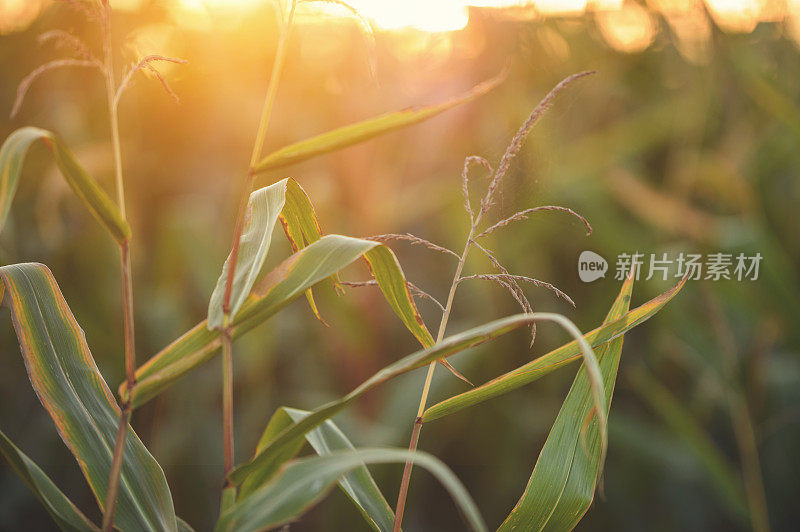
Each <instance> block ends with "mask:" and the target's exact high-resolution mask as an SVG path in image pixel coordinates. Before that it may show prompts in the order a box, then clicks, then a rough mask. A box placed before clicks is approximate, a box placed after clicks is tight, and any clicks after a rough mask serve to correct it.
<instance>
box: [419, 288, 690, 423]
mask: <svg viewBox="0 0 800 532" xmlns="http://www.w3.org/2000/svg"><path fill="white" fill-rule="evenodd" d="M685 283H686V279H685V278H684V279H682V280H681V281H680V282H679V283H678V284H676V285H675V286H673V287H672V288H670V289H669V290H667V291H666V292H664V293H663V294H661V295H659V296H657V297H655V298H653V299H651V300H650V301H648V302H647V303H645V304H643V305H641V306H639V307H637V308H635V309H633V310H632V311H630V312H628V313H626V314H625V315H624V316H622V317H621V318H618V319H616V320H614V321H612V322H610V323H608V324H606V325H602V326H600V327H598V328H597V329H595V330H593V331H591V332H590V333H587V334H586V335H584V339H585V340H586V341H587V342H588V343H589V345H591V346H592V347H598V346H600V345H601V344H603V343H605V342H608V341H609V340H612V339H614V338H616V337H617V336H619V335H620V334H623V333H625V332H627V331H628V330H630V329H632V328H633V327H636V326H637V325H639V324H641V323H643V322H645V321H646V320H648V319H650V318H651V317H652V316H653V315H654V314H656V313H657V312H658V311H659V310H661V309H662V308H663V307H664V305H666V304H667V303H668V302H669V301H670V300H671V299H672V298H673V297H675V295H676V294H677V293H678V292H679V291H680V290H681V288H683V285H684V284H685ZM580 354H581V351H580V345H579V344H578V343H577V342H574V341H573V342H570V343H568V344H565V345H562V346H561V347H559V348H558V349H555V350H553V351H551V352H550V353H547V354H546V355H543V356H541V357H539V358H537V359H535V360H533V361H531V362H529V363H527V364H524V365H522V366H520V367H519V368H517V369H515V370H512V371H510V372H508V373H506V374H504V375H501V376H500V377H497V378H496V379H493V380H491V381H489V382H487V383H485V384H482V385H481V386H477V387H475V388H473V389H471V390H468V391H466V392H464V393H461V394H458V395H455V396H453V397H450V398H448V399H445V400H444V401H441V402H439V403H437V404H435V405H433V406H431V407H430V408H428V409H427V410H425V413H424V414H423V415H422V420H423V421H424V422H428V421H433V420H435V419H439V418H441V417H444V416H448V415H450V414H454V413H456V412H458V411H460V410H463V409H464V408H467V407H469V406H472V405H475V404H478V403H482V402H483V401H488V400H489V399H492V398H494V397H497V396H499V395H503V394H505V393H508V392H510V391H512V390H516V389H517V388H519V387H521V386H525V385H526V384H528V383H530V382H533V381H535V380H536V379H538V378H540V377H542V376H544V375H546V374H548V373H550V372H551V371H553V370H554V369H557V368H559V367H561V366H563V365H565V364H569V363H570V362H572V361H574V360H577V359H578V358H579V357H580Z"/></svg>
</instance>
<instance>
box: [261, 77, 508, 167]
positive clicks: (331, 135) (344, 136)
mask: <svg viewBox="0 0 800 532" xmlns="http://www.w3.org/2000/svg"><path fill="white" fill-rule="evenodd" d="M505 76H506V73H505V71H504V72H502V73H501V74H500V75H498V76H497V77H495V78H493V79H491V80H488V81H485V82H483V83H481V84H480V85H477V86H475V87H474V88H473V89H472V90H471V91H469V92H468V93H466V94H464V95H462V96H459V97H458V98H453V99H451V100H448V101H446V102H442V103H439V104H436V105H430V106H425V107H412V108H409V109H404V110H402V111H395V112H393V113H387V114H384V115H381V116H377V117H374V118H370V119H367V120H364V121H362V122H357V123H355V124H350V125H347V126H344V127H340V128H338V129H334V130H333V131H328V132H327V133H323V134H321V135H317V136H316V137H312V138H310V139H306V140H302V141H300V142H296V143H294V144H290V145H289V146H285V147H283V148H281V149H279V150H278V151H275V152H273V153H270V154H269V155H267V156H266V157H264V158H263V159H262V160H261V161H260V162H259V163H258V164H257V165H256V166H255V168H254V170H255V171H256V172H258V173H260V172H266V171H268V170H275V169H276V168H282V167H284V166H289V165H291V164H296V163H299V162H301V161H305V160H306V159H311V158H312V157H316V156H317V155H322V154H325V153H330V152H333V151H337V150H341V149H342V148H346V147H348V146H352V145H354V144H358V143H359V142H364V141H365V140H369V139H371V138H373V137H377V136H378V135H382V134H384V133H388V132H390V131H395V130H398V129H402V128H405V127H408V126H412V125H414V124H417V123H419V122H422V121H424V120H427V119H429V118H433V117H434V116H436V115H438V114H439V113H442V112H444V111H447V110H448V109H452V108H453V107H456V106H459V105H462V104H465V103H468V102H470V101H472V100H474V99H475V98H477V97H479V96H482V95H484V94H486V93H487V92H489V91H490V90H492V89H493V88H495V87H496V86H497V85H499V84H500V82H501V81H503V79H505Z"/></svg>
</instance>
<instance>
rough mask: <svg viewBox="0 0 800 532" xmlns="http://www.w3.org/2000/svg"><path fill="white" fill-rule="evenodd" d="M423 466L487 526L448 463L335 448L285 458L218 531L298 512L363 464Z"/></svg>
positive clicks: (245, 528)
mask: <svg viewBox="0 0 800 532" xmlns="http://www.w3.org/2000/svg"><path fill="white" fill-rule="evenodd" d="M407 460H410V461H412V462H414V463H415V464H417V465H419V466H422V467H424V468H425V469H427V470H429V471H430V472H431V473H433V475H434V476H436V477H437V478H438V479H439V481H440V482H441V483H442V485H443V486H444V487H445V488H446V489H447V491H449V492H450V495H451V496H452V498H453V500H454V501H455V502H456V504H457V505H458V508H459V510H460V511H461V513H462V514H463V516H464V519H465V520H466V521H467V523H468V524H469V527H470V529H472V530H477V531H484V530H486V525H485V523H484V521H483V518H482V517H481V515H480V512H479V511H478V508H477V506H476V505H475V502H474V501H473V500H472V497H470V495H469V493H468V492H467V490H466V489H465V488H464V486H463V485H462V484H461V482H460V481H459V480H458V478H457V477H456V476H455V475H454V474H453V472H452V471H450V469H449V468H448V467H447V466H446V465H444V464H443V463H442V462H441V461H440V460H439V459H437V458H434V457H433V456H431V455H429V454H426V453H422V452H414V453H411V452H409V451H406V450H400V449H360V450H355V451H336V452H333V453H331V454H327V455H325V456H315V457H313V458H305V459H301V460H294V461H292V462H289V463H288V464H287V465H286V466H285V467H284V468H283V469H282V470H281V471H280V472H279V473H278V474H277V475H276V476H275V477H274V478H273V479H272V480H271V481H270V482H269V483H267V484H265V485H263V486H261V487H260V488H259V489H258V490H256V491H255V492H253V493H252V494H250V495H249V496H247V497H243V498H241V499H240V500H239V501H238V502H237V503H236V505H235V506H234V507H233V508H231V509H230V510H229V511H227V512H225V513H224V514H222V516H220V519H219V521H218V522H217V526H216V528H215V529H214V530H215V531H216V532H250V531H256V530H265V529H269V528H274V527H277V526H280V525H282V524H284V523H287V522H289V521H291V520H293V519H294V518H296V517H297V516H299V515H301V514H302V513H303V512H305V511H306V510H307V509H308V508H310V507H311V506H312V505H313V504H315V503H316V502H318V501H319V500H321V499H322V498H323V497H324V496H325V495H326V494H327V493H328V492H329V491H330V490H331V488H332V487H333V484H334V483H335V482H336V481H337V480H338V479H339V478H340V477H341V476H342V475H345V474H347V473H349V472H350V471H352V470H353V469H356V468H360V467H363V466H364V465H365V464H378V463H381V464H387V463H405V462H406V461H407Z"/></svg>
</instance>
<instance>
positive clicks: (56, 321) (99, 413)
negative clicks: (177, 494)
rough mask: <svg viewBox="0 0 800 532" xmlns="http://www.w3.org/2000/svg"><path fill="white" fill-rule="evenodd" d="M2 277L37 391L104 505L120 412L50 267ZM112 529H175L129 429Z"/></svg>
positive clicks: (148, 458) (159, 483)
mask: <svg viewBox="0 0 800 532" xmlns="http://www.w3.org/2000/svg"><path fill="white" fill-rule="evenodd" d="M0 279H2V282H3V286H4V289H5V294H4V304H5V305H6V306H7V307H8V308H9V309H10V311H11V318H12V321H13V323H14V329H15V331H16V333H17V338H18V339H19V343H20V350H21V351H22V356H23V359H24V361H25V367H26V369H27V371H28V377H29V378H30V381H31V383H32V385H33V388H34V389H35V391H36V394H37V395H38V396H39V400H40V401H41V402H42V405H43V406H44V407H45V409H46V410H47V411H48V413H49V414H50V417H52V418H53V421H54V423H55V425H56V429H57V430H58V433H59V435H60V436H61V439H62V440H64V443H65V444H66V445H67V447H68V448H69V449H70V451H71V452H72V454H73V455H75V458H76V459H77V461H78V465H79V466H80V468H81V470H82V471H83V474H84V476H85V477H86V480H87V481H88V482H89V487H90V488H91V490H92V493H93V494H94V496H95V498H96V499H97V501H98V504H99V505H100V508H101V509H102V508H105V496H106V488H107V483H108V474H109V470H110V467H111V458H112V455H113V449H114V441H115V438H116V433H117V425H118V422H119V416H120V410H119V407H118V405H117V403H116V402H115V401H114V398H113V397H112V395H111V391H110V390H109V389H108V386H107V385H106V383H105V381H104V380H103V377H102V376H101V375H100V372H99V371H98V369H97V366H96V365H95V363H94V359H93V358H92V355H91V353H90V352H89V347H88V346H87V344H86V339H85V337H84V334H83V330H82V329H81V328H80V326H79V325H78V323H77V322H76V321H75V317H74V316H73V315H72V312H71V311H70V309H69V307H68V306H67V303H66V301H64V297H63V296H62V295H61V291H60V290H59V288H58V285H57V284H56V281H55V279H54V278H53V275H52V274H51V273H50V270H48V269H47V267H46V266H44V265H42V264H15V265H11V266H4V267H2V268H0ZM114 524H115V526H117V528H119V529H120V530H131V531H133V530H171V531H175V530H177V524H176V519H175V511H174V509H173V505H172V496H171V494H170V491H169V487H168V486H167V481H166V478H165V477H164V472H163V471H162V470H161V467H160V466H159V465H158V463H157V462H156V461H155V459H154V458H153V456H152V455H151V454H150V453H149V452H148V451H147V449H146V448H145V446H144V444H142V442H141V440H139V438H138V437H137V436H136V434H135V433H134V432H133V429H131V428H130V427H129V428H128V436H127V442H126V447H125V459H124V462H123V466H122V475H121V481H120V491H119V499H118V503H117V510H116V515H115V520H114Z"/></svg>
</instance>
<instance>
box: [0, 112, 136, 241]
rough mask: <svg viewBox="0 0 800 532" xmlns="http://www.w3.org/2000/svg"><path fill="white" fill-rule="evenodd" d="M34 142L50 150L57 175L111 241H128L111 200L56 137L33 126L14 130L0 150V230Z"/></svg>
mask: <svg viewBox="0 0 800 532" xmlns="http://www.w3.org/2000/svg"><path fill="white" fill-rule="evenodd" d="M36 140H41V141H42V142H44V144H45V145H46V146H47V147H48V148H50V151H51V152H53V157H54V158H55V161H56V165H57V166H58V169H59V170H60V171H61V175H63V176H64V179H66V180H67V183H69V186H70V187H72V190H73V191H74V192H75V194H77V196H78V197H79V198H80V199H81V201H83V203H84V205H86V207H87V208H88V209H89V212H91V213H92V214H93V215H94V217H95V218H97V220H98V221H99V222H100V223H101V224H102V225H103V227H105V228H106V229H107V230H108V232H109V233H111V236H112V237H113V238H114V240H116V241H117V242H119V243H122V242H124V241H126V240H128V239H129V238H130V236H131V230H130V227H129V226H128V223H127V222H126V221H125V219H124V218H123V217H122V214H121V213H120V211H119V209H118V208H117V206H116V205H115V204H114V202H113V201H112V200H111V198H109V197H108V195H107V194H106V193H105V192H104V191H103V189H102V188H100V186H99V185H98V184H97V183H96V182H95V180H94V179H92V177H91V176H90V175H89V174H88V173H87V172H86V170H84V169H83V167H82V166H81V165H80V164H79V163H78V161H77V160H76V159H75V156H74V155H73V154H72V152H70V151H69V149H67V147H66V146H65V145H64V144H63V143H62V142H61V140H60V139H59V138H58V137H56V136H55V135H54V134H53V133H51V132H50V131H45V130H44V129H39V128H36V127H23V128H21V129H18V130H16V131H14V132H13V133H12V134H11V135H9V137H8V138H7V139H6V141H5V142H4V143H3V147H2V148H0V229H2V228H3V225H4V224H5V221H6V219H7V218H8V213H9V211H10V209H11V202H12V201H13V200H14V193H15V192H16V191H17V185H18V184H19V176H20V172H21V171H22V164H23V162H24V161H25V156H26V155H27V153H28V148H30V146H31V144H32V143H33V142H34V141H36Z"/></svg>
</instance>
